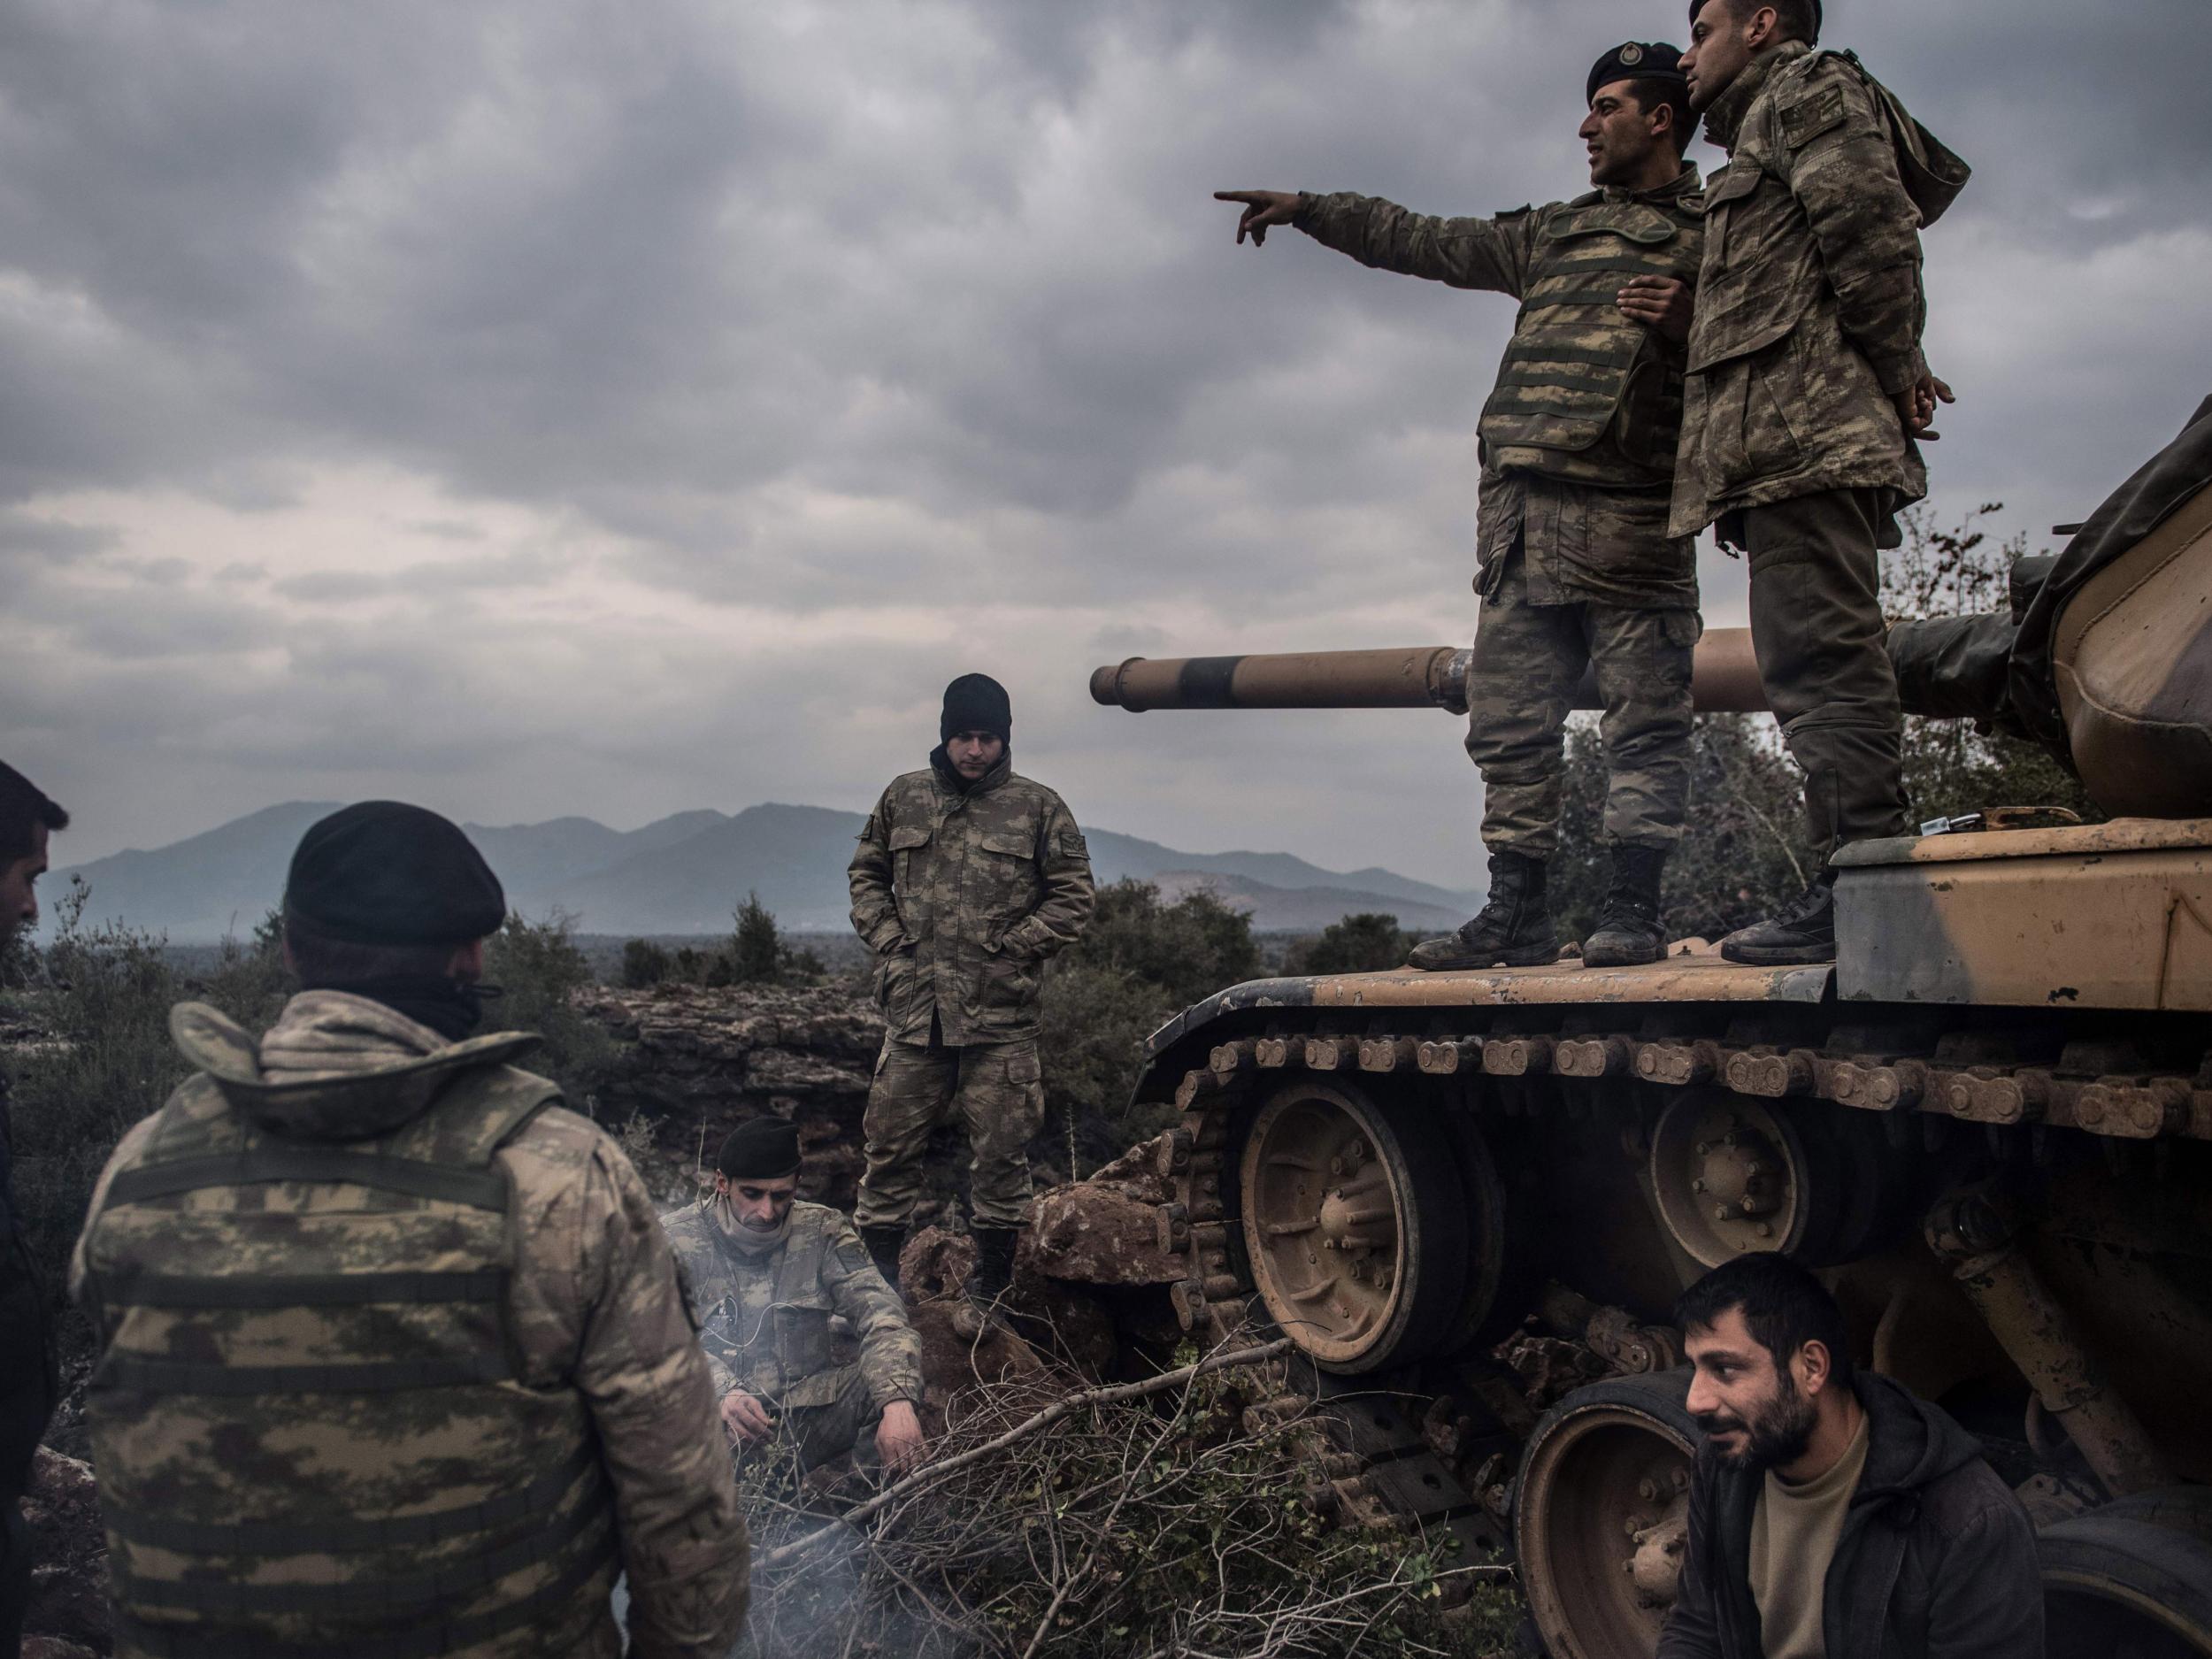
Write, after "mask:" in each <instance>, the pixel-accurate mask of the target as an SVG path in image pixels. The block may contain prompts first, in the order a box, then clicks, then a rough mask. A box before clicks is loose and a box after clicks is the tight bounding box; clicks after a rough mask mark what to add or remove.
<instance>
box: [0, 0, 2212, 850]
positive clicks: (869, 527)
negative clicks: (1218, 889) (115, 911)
mask: <svg viewBox="0 0 2212 1659" xmlns="http://www.w3.org/2000/svg"><path fill="white" fill-rule="evenodd" d="M1683 33H1684V22H1683V19H1682V17H1681V13H1680V11H1679V9H1678V7H1677V6H1676V5H1675V4H1671V3H1670V4H1659V5H1656V6H1647V5H1641V4H1621V3H1618V0H1575V3H1574V4H1559V3H1558V0H1427V3H1424V0H1371V3H1369V4H1318V3H1313V0H1295V3H1294V0H1156V3H1153V0H1087V4H1080V5H1055V4H1040V3H1039V0H934V3H933V0H754V3H753V4H733V3H732V0H712V3H708V0H697V3H686V0H619V4H616V3H614V0H609V3H608V4H566V3H565V0H517V3H515V4H484V3H482V0H472V3H471V4H451V0H437V3H436V4H403V3H401V0H382V3H380V4H371V5H363V4H308V3H306V0H267V3H266V4H234V3H232V0H191V3H190V4H184V3H181V0H127V3H126V0H0V434H4V439H0V591H4V595H5V598H4V604H0V757H5V758H6V759H8V760H9V761H11V762H12V763H14V764H17V765H19V766H20V767H21V768H23V769H24V770H25V771H27V772H29V773H30V774H31V775H32V776H33V777H34V778H35V780H37V781H38V782H39V783H40V784H41V785H42V786H43V787H45V788H46V789H48V790H49V791H50V793H52V794H53V795H56V796H57V797H58V798H59V799H61V800H62V801H63V802H64V803H65V805H67V806H68V807H69V808H70V809H71V810H72V811H73V812H74V813H75V814H76V817H77V824H76V827H74V828H73V829H72V830H71V831H70V832H69V833H68V834H67V836H66V837H65V840H64V841H63V842H62V843H60V844H59V845H58V847H57V849H56V851H57V855H58V856H57V863H63V862H72V863H73V862H79V861H81V860H83V859H85V858H89V857H92V856H97V855H99V854H102V853H105V852H109V851H112V850H114V849H118V848H120V847H124V846H130V845H135V846H151V845H156V844H158V843H161V842H165V841H171V840H174V839H176V838H177V837H179V836H181V835H184V834H188V833H194V832H196V831H199V830H202V829H204V828H207V827H210V826H212V825H215V824H217V823H219V822H221V821H223V820H225V819H227V818H231V817H234V816H236V815H238V814H240V813H242V812H245V811H248V810H253V809H255V808H257V807H261V806H265V805H267V804H269V803H273V802H277V801H282V800H288V799H298V798H333V799H335V798H344V797H360V796H365V795H399V796H403V797H407V798H411V799H415V800H419V801H422V802H425V803H428V804H431V805H434V806H436V807H439V808H441V809H442V810H448V811H450V812H453V813H455V814H457V815H458V816H463V817H466V818H473V819H477V820H479V821H488V822H517V821H522V820H527V819H534V818H548V817H552V816H556V815H558V814H562V813H570V812H575V813H583V814H588V815H589V816H592V817H595V818H600V819H602V820H603V821H605V822H608V823H611V824H614V825H616V826H623V827H627V826H633V825H636V824H639V823H641V822H644V821H646V820H647V819H649V818H655V817H657V816H659V815H661V814H663V813H664V812H668V811H672V810H678V809H680V808H685V807H691V806H700V805H710V806H716V807H720V808H722V809H724V810H735V809H737V808H740V807H742V806H745V805H747V804H749V803H754V802H757V801H763V800H777V801H788V802H803V803H817V804H821V805H830V806H842V807H864V806H865V805H866V804H867V803H869V802H870V801H871V800H872V798H873V796H874V795H875V793H876V791H877V790H878V789H879V787H881V785H882V784H883V782H884V781H885V780H887V778H888V777H889V776H890V775H891V774H892V773H894V772H897V771H900V770H903V769H906V768H908V767H911V766H914V765H917V764H920V762H921V758H922V757H923V755H924V753H925V752H926V749H928V748H929V746H930V745H931V744H932V743H933V741H935V734H936V733H935V727H936V711H937V701H938V696H939V693H940V691H941V687H942V686H943V684H944V682H945V680H947V679H949V678H950V677H951V676H952V675H953V674H955V673H957V672H963V671H965V670H969V669H980V670H984V671H987V672H991V673H993V674H995V675H997V676H998V677H999V678H1000V679H1002V680H1004V681H1006V683H1007V684H1008V685H1009V687H1010V688H1011V690H1012V694H1013V700H1014V709H1015V748H1016V754H1017V761H1018V764H1019V765H1020V766H1021V767H1022V768H1023V769H1024V770H1025V771H1027V772H1031V773H1033V775H1035V776H1037V777H1040V778H1041V779H1042V780H1045V781H1047V782H1048V783H1050V784H1052V785H1054V786H1055V787H1057V788H1058V789H1059V790H1060V791H1061V792H1062V793H1063V794H1064V795H1065V796H1066V797H1067V799H1068V801H1069V803H1070V804H1071V806H1072V808H1073V809H1074V810H1075V812H1076V814H1077V816H1078V817H1079V818H1081V819H1082V820H1084V821H1085V822H1087V823H1091V824H1095V825H1099V826H1109V827H1113V828H1118V829H1122V830H1126V831H1130V832H1133V833H1140V834H1144V835H1148V836H1151V837H1154V838H1156V839H1158V840H1162V841H1169V842H1171V843H1173V844H1176V845H1179V846H1183V847H1187V848H1191V849H1203V850H1214V849H1226V848H1232V847H1259V848H1264V849H1287V850H1290V851H1293V852H1296V853H1300V854H1302V855H1304V856H1308V857H1310V858H1312V859H1314V860H1316V861H1317V862H1319V863H1322V864H1330V865H1333V866H1335V867H1338V868H1346V867H1351V866H1354V865H1358V864H1369V863H1379V864H1386V865H1389V866H1392V867H1394V868H1396V869H1399V870H1402V871H1403V872H1406V873H1408V874H1412V875H1417V876H1422V877H1425V878H1429V879H1435V880H1440V881H1447V882H1450V883H1452V884H1453V885H1465V884H1466V882H1467V880H1468V879H1469V878H1470V877H1471V872H1472V869H1473V865H1474V861H1475V858H1476V856H1477V851H1478V849H1477V846H1476V841H1475V837H1474V833H1473V832H1474V822H1475V811H1476V805H1477V799H1478V796H1477V789H1476V782H1475V779H1474V775H1473V770H1472V768H1471V767H1470V766H1469V765H1468V764H1467V763H1466V761H1465V759H1464V757H1463V755H1462V754H1461V752H1460V749H1459V747H1458V732H1457V730H1456V727H1455V722H1453V721H1452V720H1451V719H1450V718H1448V717H1447V716H1444V715H1441V714H1429V713H1425V712H1418V711H1411V712H1403V713H1363V714H1341V715H1333V716H1326V717H1317V716H1295V715H1288V714H1274V715H1249V714H1247V715H1238V714H1210V715H1206V714H1196V715H1177V714H1171V713H1156V714H1150V715H1145V716H1141V717H1139V716H1131V715H1128V714H1125V713H1121V712H1119V711H1118V710H1102V709H1098V708H1096V707H1095V706H1094V705H1093V704H1092V703H1090V702H1089V700H1088V698H1087V695H1086V690H1085V680H1086V675H1087V671H1088V670H1089V668H1090V667H1091V666H1092V665H1093V664H1096V663H1101V662H1105V661H1109V660H1115V659H1118V658H1120V657H1126V656H1129V655H1133V654H1140V653H1141V654H1143V655H1147V656H1164V655H1170V654H1179V653H1184V652H1210V651H1219V650H1226V649H1294V648H1312V647H1322V646H1330V645H1347V646H1349V645H1379V644H1394V643H1401V642H1412V641H1447V640H1448V641H1463V640H1464V639H1465V638H1466V637H1467V636H1468V635H1469V634H1470V633H1471V629H1472V627H1473V620H1474V604H1473V600H1472V596H1471V593H1470V591H1469V586H1468V584H1469V578H1470V576H1471V542H1472V540H1473V523H1474V504H1475V503H1474V473H1475V462H1474V432H1473V428H1474V420H1475V415H1476V412H1477V411H1478V409H1479V406H1480V403H1481V401H1482V397H1483V396H1484V394H1485V392H1486V388H1487V386H1488V382H1489V379H1490V375H1491V373H1493V371H1494V366H1495V363H1496V359H1497V354H1498V352H1499V350H1500V349H1501V347H1502V344H1503V342H1504V340H1505V337H1506V334H1507V332H1508V329H1509V326H1510V323H1511V319H1512V312H1513V306H1512V303H1511V302H1510V301H1509V300H1506V299H1504V298H1502V297H1501V296H1493V295H1469V294H1463V293H1459V292H1455V291H1452V290H1448V289H1445V288H1440V287H1436V286H1433V285H1430V284H1425V283H1418V282H1413V281H1409V280H1405V279H1402V278H1394V277H1389V276H1385V275H1383V274H1380V273H1373V272H1369V271H1366V270H1364V269H1363V268H1361V267H1360V266H1359V265H1356V264H1354V263H1353V262H1351V261H1349V260H1348V259H1345V258H1342V257H1340V256H1338V255H1335V254H1333V253H1330V252H1328V251H1326V250H1323V249H1321V248H1319V247H1318V246H1317V245H1315V244H1314V243H1312V242H1308V241H1307V240H1305V239H1304V238H1302V237H1301V236H1297V235H1295V234H1291V233H1288V232H1283V233H1279V234H1278V235H1277V236H1276V237H1274V238H1272V239H1271V241H1270V242H1269V244H1268V246H1267V247H1266V248H1265V249H1264V250H1262V251H1260V252H1257V253H1255V252H1254V250H1252V249H1251V248H1249V247H1245V248H1241V249H1240V248H1237V247H1235V246H1233V242H1232V232H1233V223H1234V219H1233V210H1232V209H1230V208H1227V207H1225V206H1221V205H1219V204H1216V203H1214V202H1212V201H1211V200H1210V198H1209V195H1208V193H1209V192H1210V190H1212V189H1214V188H1222V187H1238V186H1270V187H1280V188H1301V187H1303V188H1316V189H1331V188H1352V189H1362V190H1366V191H1370V192H1372V193H1376V194H1380V195H1386V196H1392V197H1394V199H1397V200H1400V201H1402V202H1405V203H1407V204H1410V205H1412V206H1415V207H1417V208H1419V209H1422V210H1424V211H1435V212H1489V211H1498V210H1500V209H1504V208H1509V207H1513V206H1517V205H1518V204H1521V203H1524V202H1527V201H1530V200H1534V201H1537V202H1543V201H1546V200H1550V199H1555V198H1558V197H1561V196H1571V195H1574V194H1577V193H1578V192H1579V191H1580V190H1582V189H1584V188H1586V182H1585V179H1584V162H1583V155H1582V150H1581V147H1580V145H1579V143H1578V141H1577V139H1576V137H1575V127H1576V125H1577V123H1578V121H1579V120H1580V119H1581V115H1582V99H1581V93H1582V83H1583V77H1584V75H1585V73H1586V70H1587V67H1588V65H1589V63H1590V61H1591V60H1592V59H1593V58H1595V57H1596V56H1597V55H1598V54H1599V53H1600V52H1601V51H1602V50H1605V49H1606V48H1607V47H1609V46H1610V45H1612V44H1614V43H1616V42H1618V41H1620V40H1623V39H1625V38H1630V37H1634V38H1640V39H1650V38H1654V37H1658V38H1664V39H1671V40H1675V41H1679V40H1680V39H1681V37H1682V35H1683ZM1826 43H1828V44H1832V45H1838V46H1850V47H1853V48H1855V49H1856V50H1858V51H1859V53H1860V55H1861V56H1862V57H1863V58H1864V59H1865V61H1866V62H1867V64H1868V65H1869V66H1870V68H1872V69H1873V71H1874V72H1875V73H1877V74H1878V75H1880V76H1881V77H1882V78H1883V79H1884V80H1885V81H1887V82H1888V84H1889V85H1890V86H1891V87H1892V88H1894V89H1895V90H1896V91H1897V92H1898V93H1899V94H1900V95H1901V96H1902V97H1903V98H1904V99H1905V101H1906V102H1907V104H1909V106H1910V107H1911V108H1912V109H1913V111H1915V112H1916V114H1918V115H1919V116H1920V118H1921V119H1923V120H1924V122H1925V123H1926V124H1927V125H1928V126H1929V127H1931V128H1932V130H1934V131H1935V132H1936V133H1937V134H1939V136H1941V137H1942V138H1944V139H1945V140H1946V141H1947V142H1948V143H1950V145H1951V146H1952V147H1953V148H1954V149H1955V150H1958V151H1959V152H1960V153H1961V154H1962V155H1963V156H1965V157H1967V159H1968V160H1969V161H1970V162H1971V163H1972V164H1973V165H1974V168H1975V170H1976V172H1975V180H1974V182H1973V184H1972V185H1971V186H1970V188H1969V190H1968V192H1967V194H1966V195H1965V196H1964V197H1963V198H1962V201H1961V202H1960V204H1959V205H1958V206H1957V207H1956V208H1955V210H1954V211H1952V213H1951V214H1950V215H1949V216H1948V217H1947V218H1946V219H1944V221H1943V222H1942V223H1941V224H1940V225H1939V226H1936V227H1933V228H1932V230H1931V231H1930V232H1929V233H1928V236H1927V255H1928V272H1929V290H1930V296H1931V303H1932V320H1931V324H1930V327H1929V340H1928V343H1929V354H1930V357H1931V358H1932V361H1933V363H1934V365H1935V366H1936V368H1937V370H1938V372H1939V373H1941V374H1943V375H1944V376H1946V377H1947V379H1949V380H1950V381H1951V382H1952V383H1953V384H1954V385H1955V387H1956V388H1958V391H1959V395H1960V403H1959V404H1958V407H1957V408H1956V409H1955V410H1952V411H1947V418H1946V419H1944V420H1943V422H1942V423H1941V425H1942V428H1943V430H1944V433H1945V434H1946V435H1945V437H1944V440H1943V442H1941V443H1940V444H1939V445H1938V446H1936V447H1935V448H1934V449H1932V452H1931V461H1932V469H1933V478H1934V501H1935V503H1936V506H1937V508H1938V510H1939V512H1942V513H1945V514H1949V515H1954V516H1955V514H1956V513H1958V512H1960V511H1964V510H1966V509H1968V508H1970V507H1972V506H1973V505H1975V504H1976V503H1980V502H1984V501H1991V500H2002V501H2004V502H2006V503H2008V509H2007V511H2006V512H2005V514H2004V515H2003V516H2002V518H2001V525H2002V526H2004V527H2006V528H2017V529H2024V530H2028V531H2031V532H2032V533H2035V534H2036V535H2037V536H2038V537H2039V538H2040V539H2047V538H2044V537H2042V534H2041V533H2042V532H2044V531H2045V530H2046V529H2047V526H2049V525H2050V524H2051V523H2053V522H2054V521H2055V520H2058V519H2070V518H2080V517H2082V516H2083V515H2084V514H2085V513H2086V512H2087V511H2088V510H2089V509H2090V508H2091V507H2092V506H2093V505H2094V504H2095V503H2096V501H2097V500H2098V498H2099V497H2101V495H2103V494H2104V493H2105V492H2106V491H2107V490H2108V488H2110V487H2111V486H2112V485H2113V484H2114V483H2116V481H2117V480H2119V479H2120V478H2121V477H2122V476H2124V474H2125V473H2126V472H2128V471H2129V470H2130V469H2131V468H2132V467H2133V466H2134V465H2136V464H2137V462H2139V460H2140V459H2142V458H2143V457H2145V456H2147V454H2148V453H2149V452H2150V451H2151V450H2152V449H2154V448H2156V447H2157V446H2158V445H2159V444H2160V443H2161V442H2163V441H2164V439H2165V438H2166V437H2167V436H2169V435H2170V434H2171V433H2172V432H2173V431H2174V430H2175V429H2176V428H2177V427H2178V426H2180V424H2181V422H2182V420H2183V419H2184V418H2185V416H2186V415H2187V413H2188V412H2189V411H2190V409H2191V408H2192V407H2193V405H2194V403H2196V401H2197V400H2198V399H2199V398H2200V396H2203V395H2204V394H2205V393H2206V392H2207V391H2208V390H2212V373H2208V365H2207V353H2206V343H2207V341H2208V339H2212V280H2208V278H2212V191H2208V189H2207V187H2206V183H2205V180H2207V179H2208V178H2212V127H2208V126H2207V124H2206V123H2205V121H2204V120H2203V118H2202V115H2201V113H2200V106H2201V95H2202V81H2203V76H2204V73H2205V65H2207V64H2208V63H2212V5H2207V4H2205V0H2129V3H2128V4H2124V5H2120V6H2103V7H2098V6H2084V5H2082V4H2078V0H2075V3H2071V4H2061V3H2060V0H2013V3H2011V4H2004V5H2001V6H2000V5H1990V4H1979V5H1968V4H1928V0H1833V4H1831V5H1830V7H1829V18H1828V33H1827V41H1826ZM1715 155H1716V152H1715V151H1713V150H1711V149H1710V147H1709V146H1706V145H1704V144H1702V143H1701V144H1699V145H1698V146H1696V147H1695V149H1694V151H1693V156H1694V158H1695V159H1697V160H1699V161H1701V163H1704V164H1706V165H1711V163H1712V162H1713V160H1714V158H1715ZM1702 564H1703V569H1704V573H1705V579H1706V589H1705V591H1706V603H1707V614H1708V618H1709V620H1710V621H1712V622H1714V623H1717V624H1725V623H1733V622H1740V620H1741V619H1742V611H1743V605H1742V594H1743V588H1742V579H1741V574H1740V566H1738V565H1733V564H1732V563H1731V562H1729V561H1727V560H1725V559H1724V558H1722V557H1719V556H1717V554H1715V553H1713V552H1712V550H1711V549H1710V546H1709V544H1708V546H1707V548H1706V549H1705V556H1704V557H1703V560H1702Z"/></svg>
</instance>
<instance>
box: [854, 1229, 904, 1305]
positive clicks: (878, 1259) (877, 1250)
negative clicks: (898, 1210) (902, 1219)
mask: <svg viewBox="0 0 2212 1659" xmlns="http://www.w3.org/2000/svg"><path fill="white" fill-rule="evenodd" d="M860 1240H861V1242H862V1243H864V1244H865V1245H866V1246H867V1247H868V1259H869V1260H870V1261H872V1262H873V1263H875V1264H876V1271H877V1272H879V1273H880V1274H882V1275H883V1282H884V1283H885V1284H887V1285H888V1286H891V1292H892V1294H894V1295H896V1296H903V1295H905V1294H906V1293H905V1292H904V1291H903V1290H902V1289H900V1288H899V1252H900V1251H902V1250H903V1249H904V1248H906V1229H905V1227H904V1226H902V1225H899V1224H897V1223H892V1224H890V1225H886V1226H879V1227H863V1228H861V1230H860Z"/></svg>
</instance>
